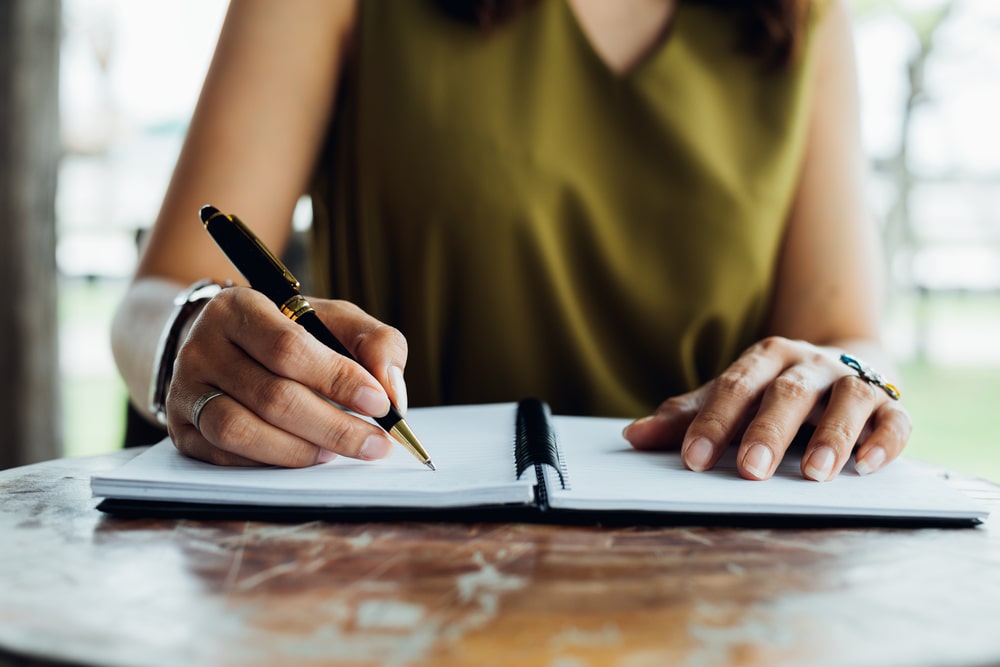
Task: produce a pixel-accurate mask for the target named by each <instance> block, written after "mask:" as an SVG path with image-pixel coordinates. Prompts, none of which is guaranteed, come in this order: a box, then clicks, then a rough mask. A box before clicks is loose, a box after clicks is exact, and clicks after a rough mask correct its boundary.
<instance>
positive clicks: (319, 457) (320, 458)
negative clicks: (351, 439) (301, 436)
mask: <svg viewBox="0 0 1000 667" xmlns="http://www.w3.org/2000/svg"><path fill="white" fill-rule="evenodd" d="M335 458H337V452H331V451H330V450H329V449H322V448H320V450H319V453H318V454H316V463H329V462H330V461H332V460H334V459H335Z"/></svg>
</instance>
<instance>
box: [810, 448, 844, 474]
mask: <svg viewBox="0 0 1000 667" xmlns="http://www.w3.org/2000/svg"><path fill="white" fill-rule="evenodd" d="M836 461H837V455H836V454H834V453H833V450H832V449H830V448H829V447H817V448H816V450H815V451H814V452H813V453H812V456H810V457H809V463H807V464H806V471H805V472H806V477H809V478H810V479H814V480H816V481H817V482H825V481H826V480H828V479H830V474H831V473H832V472H833V464H834V463H836Z"/></svg>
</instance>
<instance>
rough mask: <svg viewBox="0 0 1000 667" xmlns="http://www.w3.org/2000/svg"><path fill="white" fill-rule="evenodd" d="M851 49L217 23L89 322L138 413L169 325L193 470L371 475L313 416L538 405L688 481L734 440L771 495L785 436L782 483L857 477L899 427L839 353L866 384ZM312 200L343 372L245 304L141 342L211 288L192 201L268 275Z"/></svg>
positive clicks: (370, 454)
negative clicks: (178, 147) (582, 420)
mask: <svg viewBox="0 0 1000 667" xmlns="http://www.w3.org/2000/svg"><path fill="white" fill-rule="evenodd" d="M456 16H457V18H456ZM463 16H464V17H465V19H463ZM469 17H472V18H474V19H479V23H480V24H482V25H477V24H476V23H475V22H474V21H469V20H466V19H468V18H469ZM850 55H851V42H850V33H849V22H848V17H847V13H846V11H845V8H844V7H843V5H842V4H841V3H839V2H837V3H831V4H829V5H826V4H823V5H821V6H820V5H813V4H811V3H807V2H804V1H803V2H795V1H790V0H785V1H782V0H770V1H761V2H747V3H741V2H725V1H722V2H701V3H697V2H690V3H688V2H678V1H677V0H628V1H624V0H623V1H621V2H615V3H607V2H604V1H603V0H568V1H566V2H564V1H563V0H538V1H537V2H526V1H522V2H515V1H508V2H488V1H479V2H475V1H473V0H470V1H469V2H462V1H460V0H450V1H448V2H445V1H444V0H437V1H435V0H420V1H415V2H394V1H391V0H390V1H386V0H369V1H367V2H363V3H357V2H352V1H350V0H342V1H340V2H326V1H325V0H317V1H315V2H301V3H294V5H293V4H291V3H284V4H276V3H271V2H267V1H266V0H265V1H260V0H241V1H239V2H234V3H233V4H232V6H231V9H230V11H229V14H228V16H227V18H226V22H225V25H224V27H223V30H222V34H221V36H220V39H219V44H218V47H217V51H216V55H215V58H214V60H213V64H212V67H211V69H210V72H209V74H208V77H207V79H206V82H205V86H204V89H203V92H202V96H201V98H200V101H199V103H198V106H197V109H196V111H195V114H194V117H193V120H192V123H191V126H190V130H189V133H188V137H187V139H186V142H185V145H184V149H183V151H182V153H181V156H180V159H179V162H178V165H177V169H176V171H175V174H174V178H173V180H172V182H171V185H170V188H169V190H168V193H167V195H166V198H165V201H164V204H163V207H162V209H161V211H160V214H159V216H158V218H157V221H156V223H155V225H154V227H153V229H152V233H151V234H150V237H149V241H148V245H147V247H146V248H145V251H144V253H143V256H142V259H141V261H140V264H139V267H138V270H137V274H136V280H135V282H134V284H133V285H132V287H131V289H130V290H129V292H128V294H127V296H126V297H125V300H124V302H123V304H122V307H121V308H120V310H119V315H118V317H117V318H116V321H115V325H114V332H113V337H114V349H115V352H116V358H117V359H118V363H119V367H120V369H121V372H122V374H123V376H124V377H125V379H126V381H127V384H128V386H129V388H130V393H131V395H132V397H133V399H134V402H136V403H137V404H138V405H140V406H142V405H145V397H146V396H147V394H148V392H149V387H150V385H151V377H150V376H151V370H150V369H151V368H153V367H154V366H155V365H156V364H161V367H163V365H165V366H166V367H167V368H169V367H170V362H171V359H172V358H173V352H172V349H171V346H168V349H167V350H166V351H165V354H164V353H163V352H164V351H161V353H160V354H159V355H158V354H157V351H156V349H155V348H156V341H157V340H158V339H159V338H160V337H161V332H162V331H163V330H164V328H167V329H174V330H175V333H177V334H178V335H179V338H180V340H181V341H183V342H182V343H181V344H180V346H179V351H178V352H177V356H176V363H175V364H174V366H173V376H172V380H171V382H170V383H169V394H166V396H165V400H161V401H160V403H162V409H163V413H164V415H165V420H166V424H167V427H168V430H169V432H170V434H171V436H172V438H173V440H174V442H175V443H176V444H177V446H178V448H179V449H180V450H181V451H183V452H184V453H186V454H188V455H191V456H194V457H197V458H202V459H205V460H208V461H212V462H215V463H220V464H237V465H238V464H250V463H257V462H260V463H269V464H276V465H286V466H302V465H310V464H312V463H315V462H317V461H325V460H328V459H329V458H330V457H332V456H333V455H336V454H341V455H345V456H352V457H359V458H365V459H375V458H380V457H382V456H385V455H386V454H387V453H388V451H389V449H390V448H391V447H392V445H391V443H390V441H389V440H388V438H387V437H386V436H385V434H384V433H383V432H382V431H380V430H379V429H378V428H376V427H373V426H371V425H370V424H368V423H366V422H364V421H363V420H360V419H357V418H355V417H352V416H350V415H347V414H345V413H343V412H341V411H340V410H337V409H336V408H333V407H331V406H330V405H329V403H328V401H327V400H326V399H329V400H331V401H333V402H335V403H338V404H340V405H342V406H345V407H348V408H350V409H352V410H354V411H356V412H358V413H361V414H363V415H370V416H380V415H382V414H385V412H386V411H387V410H388V408H389V401H390V400H391V401H393V402H394V403H395V404H397V405H399V406H400V407H401V408H403V409H405V406H406V404H407V402H408V400H407V397H408V394H409V395H412V396H413V397H414V398H415V399H416V401H418V402H420V403H422V404H434V403H447V402H486V401H494V400H515V399H517V398H520V397H523V396H526V395H536V396H539V397H541V398H544V399H546V400H548V401H549V402H550V403H551V404H552V406H553V409H554V410H555V411H556V412H563V413H580V414H605V415H618V416H622V415H630V416H639V415H641V414H649V416H647V417H644V418H641V419H638V420H637V421H636V422H635V423H633V424H632V425H631V426H630V427H629V428H628V429H626V432H625V437H626V438H627V439H628V440H629V441H630V442H631V443H632V445H633V446H635V447H636V448H640V449H650V448H663V447H678V446H679V447H680V448H681V452H682V458H683V460H684V461H685V463H686V465H687V466H688V467H689V468H691V469H692V470H695V471H702V470H706V469H709V468H711V467H712V466H713V465H714V463H715V462H716V461H717V460H718V458H719V457H720V456H721V454H722V452H723V451H724V450H725V449H726V448H727V447H729V446H735V447H738V448H739V451H738V454H737V460H738V467H739V470H740V473H741V474H742V475H743V476H744V477H747V478H748V479H757V480H762V479H767V478H768V477H770V476H771V475H772V474H773V472H774V470H775V467H776V466H777V464H778V463H779V461H780V460H781V459H782V457H783V456H784V455H785V452H786V450H787V449H788V448H789V446H790V444H791V443H792V440H793V438H794V437H795V436H796V434H797V433H799V432H800V430H803V427H804V426H808V427H814V430H813V432H812V435H811V436H810V438H809V442H808V444H807V445H806V448H805V450H804V453H803V454H802V455H801V467H802V472H803V475H804V476H805V477H807V478H809V479H814V480H818V481H823V480H828V479H832V478H833V477H834V476H836V475H837V474H838V473H839V471H840V470H841V469H842V468H843V467H844V465H845V464H846V462H847V461H848V459H849V458H850V455H851V453H852V451H854V452H855V456H856V469H857V471H858V472H860V473H862V474H864V473H868V472H873V471H875V470H877V469H878V468H880V467H882V466H883V465H884V464H885V463H887V462H888V461H890V460H892V459H893V458H895V457H896V456H897V455H898V454H899V452H900V451H901V450H902V449H903V447H904V445H905V443H906V439H907V437H908V435H909V430H910V420H909V417H908V416H907V414H906V412H905V411H904V410H903V409H902V408H901V406H900V405H899V403H898V402H896V401H894V400H893V397H892V396H890V395H889V391H888V390H886V391H883V389H888V388H887V387H885V386H884V385H883V386H880V385H879V384H878V383H877V382H875V383H873V382H869V381H866V380H865V379H864V378H863V377H861V375H860V374H859V373H856V372H855V371H854V370H852V369H851V368H849V367H848V366H846V365H845V364H844V363H842V362H841V361H840V358H839V357H840V355H841V354H842V353H843V352H844V351H849V352H850V353H852V354H857V355H860V356H862V357H864V358H866V359H873V360H876V361H879V362H884V359H883V353H882V351H881V348H880V346H879V343H878V335H877V322H878V316H879V312H880V304H879V296H880V292H881V283H880V276H879V274H878V270H877V269H878V267H877V263H876V257H877V256H878V253H877V241H876V238H875V234H874V230H873V228H872V226H871V225H870V224H869V222H868V220H867V219H866V217H865V215H864V210H863V209H864V207H863V202H862V194H861V187H860V180H861V179H860V174H861V168H860V165H861V160H860V151H859V148H858V139H857V134H858V132H857V130H858V128H857V118H856V116H857V101H856V95H855V81H854V72H853V61H852V59H851V57H850ZM306 190H311V193H312V195H313V206H314V212H315V218H316V219H315V222H314V230H315V233H314V238H313V250H314V254H313V260H314V268H315V269H316V271H315V274H316V275H315V276H314V285H312V286H311V287H312V289H313V290H314V291H316V292H318V293H319V294H321V295H324V296H333V297H338V298H340V299H344V300H343V301H330V300H325V299H316V298H311V299H310V301H311V302H312V303H313V305H314V306H315V307H316V309H317V311H318V312H319V313H320V315H321V317H322V318H323V319H324V320H325V322H326V323H327V325H328V326H329V327H330V328H331V329H332V330H333V331H334V332H335V333H336V334H337V336H338V337H339V338H340V339H341V340H342V341H343V342H344V343H345V344H346V345H347V347H348V348H349V349H350V350H351V351H352V352H354V354H355V356H356V357H357V359H358V361H359V362H360V365H358V364H354V363H351V362H350V361H348V360H346V359H345V358H343V357H339V356H337V355H336V354H334V353H332V352H330V351H329V350H327V349H325V348H324V347H323V346H322V345H320V344H319V343H318V342H317V341H315V340H313V339H311V338H310V337H309V335H308V334H306V333H305V332H304V331H303V330H302V329H301V327H298V326H296V325H295V324H293V323H292V322H290V321H289V320H288V319H286V318H285V317H283V316H282V315H281V314H280V313H279V312H278V311H277V310H276V309H275V308H274V306H273V304H271V303H270V302H269V301H268V300H267V299H265V298H264V297H262V296H261V295H260V294H257V293H256V292H254V291H252V290H249V289H246V288H241V287H234V288H232V289H226V290H222V291H220V292H219V293H218V294H215V295H214V297H213V298H211V299H210V300H195V303H193V304H192V305H191V307H189V308H184V309H183V310H184V311H185V312H184V313H183V315H184V317H183V318H182V319H181V320H179V321H176V322H173V323H172V324H168V323H167V322H168V318H169V313H170V311H171V308H172V306H171V304H172V303H173V301H174V300H175V298H176V296H177V294H178V292H180V291H182V290H183V289H184V286H185V285H188V284H191V283H193V282H195V281H198V280H199V279H203V278H206V277H208V278H212V279H214V280H215V281H217V282H221V281H224V280H226V279H230V278H233V277H234V276H233V274H234V271H233V270H232V267H231V265H230V264H229V263H228V261H227V260H226V259H225V257H223V256H222V255H221V253H219V251H218V250H217V249H216V248H215V246H214V245H213V244H212V243H211V242H210V241H209V240H208V238H207V237H206V235H205V234H204V232H203V231H201V230H199V229H198V225H197V224H196V221H195V216H196V212H197V210H198V209H199V207H200V206H201V205H202V204H204V203H209V202H210V203H212V204H214V205H215V206H218V207H219V208H220V209H222V210H223V211H227V212H229V211H231V212H235V213H238V214H239V215H240V216H241V217H242V218H243V219H244V220H245V221H247V222H248V223H249V224H250V225H251V226H252V227H253V228H254V229H255V231H256V232H257V233H258V234H259V235H260V236H261V238H262V239H263V240H264V241H265V243H266V244H268V245H269V246H270V247H271V248H272V249H275V250H277V251H280V250H281V249H282V248H284V246H285V244H286V242H287V240H288V237H289V234H290V222H289V221H290V218H291V211H292V208H293V206H294V204H295V202H296V201H297V199H298V197H299V196H300V194H301V193H303V192H305V191H306ZM182 300H183V298H182ZM383 322H387V323H388V324H384V323H383ZM389 325H392V326H389ZM400 331H402V332H404V333H405V334H406V338H404V337H403V334H402V333H400ZM164 356H165V357H166V358H162V357H164ZM404 368H406V369H407V381H406V382H405V383H404V380H403V370H404ZM366 369H367V370H366ZM152 384H153V385H154V392H153V393H156V392H155V389H156V387H155V381H154V382H152ZM161 384H162V383H161ZM160 389H161V391H160V394H161V399H162V398H163V396H162V394H163V389H164V387H162V386H161V387H160ZM218 391H221V392H223V393H222V394H221V395H218V394H217V393H216V392H218ZM209 392H212V393H211V394H210V393H209ZM213 394H215V395H218V397H217V398H214V399H213V400H211V401H209V402H207V403H206V402H205V401H204V400H202V401H199V397H205V396H208V395H213ZM664 399H666V400H664ZM660 401H663V402H662V403H661V402H660ZM154 402H156V401H154ZM658 403H659V406H658V407H656V406H657V404H658ZM196 405H197V410H196ZM654 408H655V410H654ZM195 413H197V414H195ZM650 413H651V414H650ZM192 422H197V425H198V427H197V428H196V427H195V425H194V424H193V423H192Z"/></svg>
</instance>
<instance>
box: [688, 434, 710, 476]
mask: <svg viewBox="0 0 1000 667" xmlns="http://www.w3.org/2000/svg"><path fill="white" fill-rule="evenodd" d="M713 452H714V448H713V447H712V443H710V442H709V441H708V440H706V439H705V438H695V439H694V440H693V441H692V442H691V444H690V445H688V448H687V449H686V450H685V451H684V462H685V463H686V464H687V467H688V468H690V469H691V470H694V471H695V472H702V471H704V470H707V469H708V464H709V463H710V462H711V460H712V453H713Z"/></svg>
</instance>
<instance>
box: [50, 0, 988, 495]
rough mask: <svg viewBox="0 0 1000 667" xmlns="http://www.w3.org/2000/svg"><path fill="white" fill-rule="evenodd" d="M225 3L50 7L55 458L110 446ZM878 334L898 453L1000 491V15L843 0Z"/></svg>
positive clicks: (911, 2)
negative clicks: (149, 242)
mask: <svg viewBox="0 0 1000 667" xmlns="http://www.w3.org/2000/svg"><path fill="white" fill-rule="evenodd" d="M225 6H226V3H225V2H223V1H222V0H169V1H167V0H141V1H136V0H62V16H63V33H62V37H61V39H62V55H61V62H60V68H61V72H60V88H59V95H60V105H61V113H60V121H61V142H62V158H61V161H60V166H59V171H58V189H57V202H56V219H57V257H56V260H57V265H58V275H59V283H58V290H59V312H58V321H59V340H58V347H59V374H60V380H61V381H60V384H59V386H60V391H61V392H62V396H61V398H62V411H63V415H64V420H63V422H62V424H63V426H62V436H63V441H64V448H65V452H66V454H69V455H83V454H93V453H99V452H105V451H109V450H113V449H116V448H118V447H119V446H120V444H121V441H122V435H123V429H124V404H125V390H124V386H123V385H122V383H121V381H120V380H119V379H118V377H117V375H116V371H115V368H114V363H113V361H112V358H111V353H110V349H109V343H108V330H109V322H110V317H111V313H112V311H113V308H114V306H115V304H116V302H117V300H118V298H119V296H120V295H121V293H122V291H123V289H124V287H125V284H126V280H127V277H128V275H129V273H130V271H131V269H132V267H133V266H134V263H135V260H136V251H135V248H136V243H135V240H136V235H137V234H138V233H140V232H141V230H143V229H144V228H145V227H146V226H147V225H149V224H150V222H151V221H152V219H153V217H154V215H155V214H156V211H157V208H158V206H159V200H160V198H161V196H162V194H163V192H164V190H165V188H166V184H167V180H168V178H169V176H170V171H171V169H172V166H173V163H174V160H175V157H176V155H177V152H178V150H179V148H180V143H181V140H182V138H183V135H184V132H185V127H186V122H187V119H188V116H189V114H190V112H191V110H192V108H193V105H194V103H195V100H196V96H197V93H198V89H199V87H200V83H201V80H202V77H203V75H204V73H205V71H206V68H207V66H208V61H209V59H210V56H211V51H212V48H213V46H214V41H215V38H216V36H217V33H218V30H219V27H220V25H221V22H222V18H223V15H224V13H225ZM851 8H852V11H853V12H854V17H855V25H856V42H857V51H858V62H859V68H860V72H859V75H860V85H861V94H862V104H863V109H862V123H863V131H864V144H865V149H866V151H867V154H868V157H869V158H870V161H871V172H870V191H871V208H872V212H873V214H874V216H875V217H876V219H877V220H878V222H879V225H880V227H881V229H882V232H883V236H884V239H885V242H886V243H885V246H886V256H885V263H886V266H887V269H888V273H889V275H890V277H891V284H890V294H889V302H888V303H889V307H888V309H887V311H886V312H885V326H886V331H887V340H888V344H889V347H890V349H891V351H892V353H893V354H894V355H895V357H896V359H897V362H898V366H899V369H900V372H901V378H900V383H899V384H900V385H901V387H902V389H903V392H904V400H905V401H906V404H907V406H908V407H909V409H910V411H911V412H912V414H913V416H914V420H915V424H916V428H915V431H914V434H913V439H912V441H911V445H910V447H909V449H908V454H909V455H910V456H911V457H914V458H919V459H924V460H927V461H931V462H935V463H939V464H943V465H945V466H947V467H950V468H952V469H955V470H958V471H961V472H966V473H970V474H974V475H979V476H983V477H987V478H990V479H992V480H994V481H1000V429H998V425H1000V424H998V417H997V413H998V411H1000V410H998V406H1000V344H998V341H1000V140H997V139H996V137H997V132H996V123H997V120H998V119H1000V3H997V2H995V1H991V0H952V1H947V0H895V1H891V0H865V1H862V0H855V1H853V2H851Z"/></svg>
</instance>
